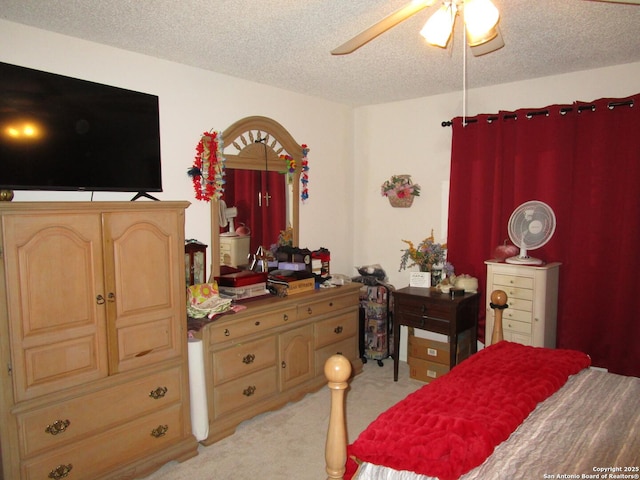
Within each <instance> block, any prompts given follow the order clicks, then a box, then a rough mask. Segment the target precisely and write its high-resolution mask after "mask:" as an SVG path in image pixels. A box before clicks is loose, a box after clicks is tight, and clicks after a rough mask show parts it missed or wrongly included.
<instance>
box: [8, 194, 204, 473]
mask: <svg viewBox="0 0 640 480" xmlns="http://www.w3.org/2000/svg"><path fill="white" fill-rule="evenodd" d="M187 206H188V203H187V202H52V203H47V202H44V203H39V202H33V203H31V202H29V203H27V202H21V203H2V204H0V222H1V228H2V238H1V245H0V247H1V255H2V258H1V260H2V261H1V262H0V267H1V268H2V272H1V273H0V296H1V298H2V303H1V307H0V357H1V360H2V361H1V363H0V365H1V368H0V385H1V389H2V392H1V394H0V395H1V397H0V441H1V442H2V444H1V449H2V467H3V473H4V479H5V480H9V479H11V480H17V479H22V480H27V479H28V480H31V479H34V480H35V479H60V478H67V479H70V480H73V479H77V480H86V479H92V480H99V479H100V480H106V479H121V478H137V477H141V476H144V475H147V474H148V473H149V472H150V471H152V470H154V469H156V468H158V467H159V466H161V465H162V464H164V463H166V462H168V461H170V460H184V459H186V458H189V457H191V456H194V455H196V454H197V442H196V441H195V438H194V437H193V436H192V435H191V424H190V415H189V385H188V365H187V351H186V331H185V330H186V328H185V326H186V325H185V318H186V298H185V289H184V272H185V267H184V210H185V208H186V207H187Z"/></svg>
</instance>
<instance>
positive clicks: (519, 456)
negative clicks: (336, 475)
mask: <svg viewBox="0 0 640 480" xmlns="http://www.w3.org/2000/svg"><path fill="white" fill-rule="evenodd" d="M600 469H602V470H600ZM617 469H620V470H617ZM625 469H627V470H626V471H625ZM605 474H606V476H604V475H605ZM611 475H613V476H611ZM617 475H620V476H617ZM625 475H627V476H625ZM561 478H599V479H602V478H607V479H615V478H627V479H638V478H640V378H637V377H624V376H621V375H615V374H611V373H605V372H601V371H597V370H593V369H590V368H588V369H585V370H583V371H582V372H580V373H578V374H576V375H574V376H572V377H570V378H569V380H568V381H567V383H566V384H565V385H564V386H563V387H562V388H561V389H560V390H558V391H557V392H556V393H555V394H554V395H552V396H551V397H549V398H548V399H547V400H546V401H544V402H542V403H540V404H539V405H538V406H537V407H536V409H535V410H534V411H533V412H532V413H531V415H529V417H528V418H527V419H526V420H525V421H524V422H523V423H522V424H521V425H520V427H518V429H517V430H516V431H514V432H513V433H512V434H511V436H510V437H509V439H508V440H507V441H505V442H503V443H502V444H500V445H498V446H497V447H496V449H495V450H494V452H493V454H492V455H491V456H490V457H489V458H488V459H487V460H486V461H485V462H484V463H483V464H482V465H480V466H479V467H477V468H475V469H473V470H471V471H470V472H468V473H466V474H465V475H463V476H462V477H461V480H486V479H492V480H493V479H497V480H502V479H504V480H517V479H527V480H529V479H531V480H535V479H561ZM354 479H357V480H434V479H433V478H432V477H426V476H424V475H417V474H414V473H411V472H397V471H393V470H391V469H389V468H386V467H380V466H375V465H371V464H363V465H362V466H361V467H360V468H359V470H358V473H357V474H356V476H354Z"/></svg>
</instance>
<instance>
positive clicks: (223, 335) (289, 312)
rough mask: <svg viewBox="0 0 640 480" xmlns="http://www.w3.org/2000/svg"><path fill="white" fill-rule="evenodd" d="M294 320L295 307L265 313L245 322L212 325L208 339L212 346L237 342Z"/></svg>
mask: <svg viewBox="0 0 640 480" xmlns="http://www.w3.org/2000/svg"><path fill="white" fill-rule="evenodd" d="M295 318H296V309H295V307H291V308H288V309H286V310H278V311H277V312H273V313H265V314H263V315H260V316H255V317H250V318H247V319H246V320H240V321H236V322H229V323H227V325H226V326H225V325H224V324H220V325H214V326H212V327H211V329H210V333H209V339H210V342H211V344H212V345H215V344H218V343H222V342H227V341H229V340H237V339H239V338H241V337H244V336H246V335H251V334H254V333H260V332H263V331H266V330H268V329H270V328H274V327H279V326H281V325H285V324H287V323H291V322H293V321H294V320H295Z"/></svg>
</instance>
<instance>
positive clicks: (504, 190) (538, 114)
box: [447, 95, 640, 376]
mask: <svg viewBox="0 0 640 480" xmlns="http://www.w3.org/2000/svg"><path fill="white" fill-rule="evenodd" d="M638 97H640V95H639V96H636V98H638ZM466 120H467V123H466V125H463V119H462V118H456V119H454V121H453V140H452V158H451V185H450V200H449V226H448V238H447V243H448V247H449V250H448V259H449V260H450V261H451V263H452V264H453V265H454V266H455V269H456V272H457V273H468V274H471V275H473V276H476V277H477V278H478V280H479V283H480V288H481V291H482V292H484V291H485V287H486V268H485V267H486V266H485V265H484V260H486V259H488V258H491V256H492V252H493V250H494V249H495V247H496V246H497V245H500V244H502V243H503V241H504V240H505V239H508V238H509V237H508V232H507V225H508V221H509V217H510V215H511V212H512V211H513V210H514V209H515V208H516V207H517V206H518V205H520V204H521V203H524V202H526V201H528V200H541V201H543V202H545V203H547V204H548V205H549V206H551V208H552V209H553V210H554V212H555V214H556V220H557V227H556V231H555V234H554V236H553V237H552V239H551V240H550V241H549V242H548V243H547V244H546V245H544V246H543V247H541V248H540V249H537V250H535V251H532V252H531V253H530V254H531V255H532V256H535V257H537V258H541V259H543V260H545V261H548V262H551V261H559V262H561V263H562V266H561V267H560V286H559V305H558V332H557V346H558V347H559V348H573V349H577V350H582V351H584V352H586V353H588V354H589V355H590V356H591V358H592V361H593V364H594V365H596V366H601V367H605V368H608V369H609V370H610V371H612V372H614V373H620V374H624V375H635V376H640V342H637V341H636V339H638V338H640V321H639V320H638V316H637V314H636V312H635V310H636V309H635V308H634V304H633V303H632V299H633V298H634V295H635V294H636V290H637V287H636V285H635V274H636V273H637V272H640V255H638V253H637V249H638V245H640V229H639V227H638V222H639V221H640V135H638V128H639V127H640V105H638V103H637V101H636V102H634V100H633V98H625V99H600V100H597V101H595V102H591V103H588V104H587V103H580V102H576V103H574V104H572V105H551V106H548V107H546V108H544V109H536V110H531V109H520V110H517V111H515V112H500V113H499V114H496V115H479V116H477V117H473V118H472V119H466ZM484 313H485V312H484V311H482V312H481V317H482V318H481V319H480V331H479V338H481V339H482V338H484Z"/></svg>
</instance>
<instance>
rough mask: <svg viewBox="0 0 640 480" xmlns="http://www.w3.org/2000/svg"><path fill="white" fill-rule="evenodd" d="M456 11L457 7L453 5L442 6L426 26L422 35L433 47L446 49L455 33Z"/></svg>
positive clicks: (421, 31)
mask: <svg viewBox="0 0 640 480" xmlns="http://www.w3.org/2000/svg"><path fill="white" fill-rule="evenodd" d="M456 11H457V9H456V6H455V5H454V4H453V3H445V4H444V5H442V6H441V7H440V8H439V9H438V10H437V11H436V12H435V13H434V14H433V15H431V17H430V18H429V20H427V23H425V24H424V27H422V30H420V35H422V36H423V37H424V39H425V40H426V41H427V42H428V43H430V44H431V45H435V46H437V47H442V48H444V47H446V46H447V43H449V38H450V37H451V32H452V31H453V23H454V22H455V19H456Z"/></svg>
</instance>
